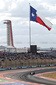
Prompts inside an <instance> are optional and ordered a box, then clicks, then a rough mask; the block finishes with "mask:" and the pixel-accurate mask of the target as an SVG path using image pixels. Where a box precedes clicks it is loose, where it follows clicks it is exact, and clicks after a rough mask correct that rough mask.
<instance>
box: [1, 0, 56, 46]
mask: <svg viewBox="0 0 56 85" xmlns="http://www.w3.org/2000/svg"><path fill="white" fill-rule="evenodd" d="M0 2H1V3H0V46H1V45H3V46H7V28H6V25H5V24H3V22H4V20H11V22H12V31H13V41H14V46H15V47H17V48H23V47H29V46H30V44H29V11H30V10H29V3H30V5H31V6H32V7H34V8H35V9H36V10H37V11H38V12H39V13H40V14H41V15H43V16H44V17H45V18H46V19H48V20H49V21H50V22H51V23H52V24H53V26H52V29H51V30H50V31H49V30H48V29H47V28H46V27H44V26H42V25H40V24H38V23H36V22H32V21H31V22H30V25H31V45H37V47H40V48H52V47H53V48H56V0H0Z"/></svg>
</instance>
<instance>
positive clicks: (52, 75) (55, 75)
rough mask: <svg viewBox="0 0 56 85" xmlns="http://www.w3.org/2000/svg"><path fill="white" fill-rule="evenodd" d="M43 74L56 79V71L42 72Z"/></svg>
mask: <svg viewBox="0 0 56 85" xmlns="http://www.w3.org/2000/svg"><path fill="white" fill-rule="evenodd" d="M42 76H44V77H48V78H53V79H56V72H54V73H47V74H42Z"/></svg>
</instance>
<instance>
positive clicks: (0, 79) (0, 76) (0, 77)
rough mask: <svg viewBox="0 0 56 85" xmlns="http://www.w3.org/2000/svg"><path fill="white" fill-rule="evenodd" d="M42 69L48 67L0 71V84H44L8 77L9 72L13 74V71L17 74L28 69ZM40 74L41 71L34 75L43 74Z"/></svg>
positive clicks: (39, 75)
mask: <svg viewBox="0 0 56 85" xmlns="http://www.w3.org/2000/svg"><path fill="white" fill-rule="evenodd" d="M43 69H45V70H46V69H49V68H36V69H27V70H26V69H25V70H10V71H9V70H8V71H1V72H0V85H45V84H39V83H34V82H29V81H28V82H27V81H23V80H18V79H13V78H12V77H11V78H10V77H9V76H10V74H13V73H14V74H17V73H19V74H20V73H21V72H28V71H33V70H34V71H35V70H43ZM14 74H13V75H14ZM41 74H43V73H39V74H36V75H35V76H37V77H41V78H43V76H42V75H41ZM4 75H6V76H4ZM8 75H9V76H8ZM11 76H12V75H11ZM16 77H17V76H16ZM53 85H56V84H53Z"/></svg>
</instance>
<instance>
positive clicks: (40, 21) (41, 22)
mask: <svg viewBox="0 0 56 85" xmlns="http://www.w3.org/2000/svg"><path fill="white" fill-rule="evenodd" d="M36 21H37V23H39V24H41V25H43V26H45V27H46V28H48V30H51V28H49V27H48V26H47V25H46V24H45V23H44V22H43V21H42V20H41V18H40V17H37V19H36Z"/></svg>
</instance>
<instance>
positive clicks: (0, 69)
mask: <svg viewBox="0 0 56 85" xmlns="http://www.w3.org/2000/svg"><path fill="white" fill-rule="evenodd" d="M51 66H56V64H47V65H36V66H35V65H34V66H19V67H9V68H0V71H4V70H15V69H24V68H36V67H51Z"/></svg>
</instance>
